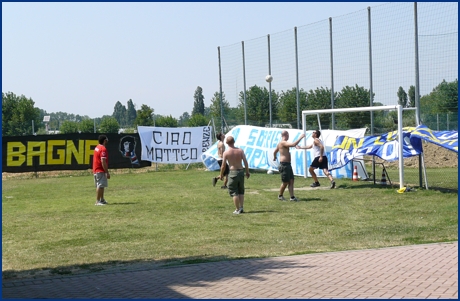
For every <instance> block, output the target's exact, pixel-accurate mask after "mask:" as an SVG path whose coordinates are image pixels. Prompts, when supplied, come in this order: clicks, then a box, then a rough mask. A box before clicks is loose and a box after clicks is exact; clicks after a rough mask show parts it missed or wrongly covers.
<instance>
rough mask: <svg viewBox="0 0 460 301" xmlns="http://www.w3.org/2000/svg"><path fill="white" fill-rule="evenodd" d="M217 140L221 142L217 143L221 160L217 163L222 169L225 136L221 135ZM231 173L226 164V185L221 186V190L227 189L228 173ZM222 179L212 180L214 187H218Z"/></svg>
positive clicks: (218, 135)
mask: <svg viewBox="0 0 460 301" xmlns="http://www.w3.org/2000/svg"><path fill="white" fill-rule="evenodd" d="M216 138H217V140H219V142H218V143H217V156H219V159H218V160H217V163H219V168H222V162H223V159H222V157H223V154H224V152H225V144H224V139H225V135H224V134H222V133H219V134H217V135H216ZM229 172H230V169H229V167H228V164H227V163H225V171H224V177H225V179H224V185H223V186H221V187H220V188H221V189H227V183H228V173H229ZM219 179H220V176H217V177H215V178H212V186H216V183H217V180H219Z"/></svg>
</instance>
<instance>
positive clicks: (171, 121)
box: [155, 115, 178, 128]
mask: <svg viewBox="0 0 460 301" xmlns="http://www.w3.org/2000/svg"><path fill="white" fill-rule="evenodd" d="M155 126H159V127H165V128H167V127H169V128H177V127H178V122H177V119H176V118H174V117H172V116H171V115H169V116H159V117H157V118H155Z"/></svg>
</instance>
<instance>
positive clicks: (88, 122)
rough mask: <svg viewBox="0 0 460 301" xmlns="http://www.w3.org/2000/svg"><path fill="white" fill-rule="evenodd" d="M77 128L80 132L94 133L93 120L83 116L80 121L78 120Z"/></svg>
mask: <svg viewBox="0 0 460 301" xmlns="http://www.w3.org/2000/svg"><path fill="white" fill-rule="evenodd" d="M78 128H79V130H80V132H82V133H88V134H89V133H94V120H93V119H89V118H85V119H83V120H82V121H80V124H79V127H78Z"/></svg>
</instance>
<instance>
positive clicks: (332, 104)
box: [329, 18, 335, 130]
mask: <svg viewBox="0 0 460 301" xmlns="http://www.w3.org/2000/svg"><path fill="white" fill-rule="evenodd" d="M329 40H330V47H331V109H334V55H333V52H332V18H329ZM332 129H333V130H335V114H334V113H332Z"/></svg>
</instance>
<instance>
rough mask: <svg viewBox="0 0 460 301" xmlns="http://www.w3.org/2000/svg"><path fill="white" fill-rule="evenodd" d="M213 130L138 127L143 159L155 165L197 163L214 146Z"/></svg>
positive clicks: (208, 128) (207, 127)
mask: <svg viewBox="0 0 460 301" xmlns="http://www.w3.org/2000/svg"><path fill="white" fill-rule="evenodd" d="M211 130H212V128H211V127H209V126H203V127H190V128H166V127H152V126H138V127H137V131H138V133H139V136H140V139H141V144H142V153H141V159H142V160H146V161H150V162H155V163H174V164H179V163H195V162H200V161H201V154H202V153H204V152H205V151H207V150H208V148H209V147H210V146H211V144H212V138H211Z"/></svg>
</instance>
